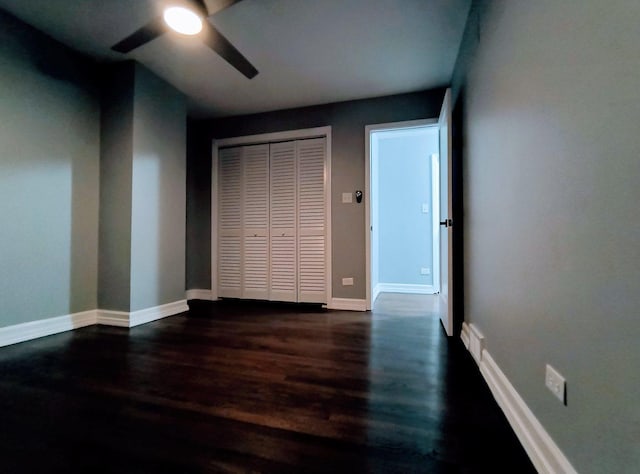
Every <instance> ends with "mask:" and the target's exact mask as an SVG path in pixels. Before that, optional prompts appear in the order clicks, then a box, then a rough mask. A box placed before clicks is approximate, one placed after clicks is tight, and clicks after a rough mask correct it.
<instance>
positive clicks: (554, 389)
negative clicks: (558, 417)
mask: <svg viewBox="0 0 640 474" xmlns="http://www.w3.org/2000/svg"><path fill="white" fill-rule="evenodd" d="M544 383H545V385H546V386H547V388H548V389H549V390H551V393H553V394H554V395H555V396H556V398H557V399H558V400H560V401H561V402H562V403H563V404H565V405H566V404H567V381H566V380H565V379H564V377H563V376H562V375H560V373H559V372H558V371H557V370H556V369H554V368H553V367H551V366H550V365H549V364H547V368H546V371H545V377H544Z"/></svg>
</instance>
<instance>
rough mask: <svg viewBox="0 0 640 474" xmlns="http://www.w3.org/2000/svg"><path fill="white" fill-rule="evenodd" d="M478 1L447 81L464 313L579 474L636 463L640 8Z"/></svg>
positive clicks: (639, 458)
mask: <svg viewBox="0 0 640 474" xmlns="http://www.w3.org/2000/svg"><path fill="white" fill-rule="evenodd" d="M481 3H486V2H481ZM480 7H481V8H480V15H479V16H478V17H477V18H479V19H480V21H479V23H477V25H476V26H475V27H473V28H470V29H469V30H468V33H469V34H470V35H467V36H468V37H467V38H466V39H465V42H466V45H463V50H462V51H463V52H468V51H474V52H473V54H467V53H465V54H466V56H467V59H466V60H462V61H461V62H460V63H459V67H460V68H462V70H460V69H459V70H458V72H457V74H456V75H455V76H454V77H456V78H458V79H457V83H456V84H455V85H456V88H457V90H459V91H460V92H461V95H460V97H461V99H460V100H462V101H463V102H464V104H463V110H464V127H465V128H464V144H465V148H464V178H463V181H464V196H465V199H464V208H465V236H464V237H465V238H464V241H465V248H464V252H465V265H464V271H465V301H464V306H465V316H466V319H467V320H468V321H469V322H471V323H473V324H475V325H477V326H478V327H479V329H480V330H481V331H482V332H483V333H484V335H485V337H486V344H487V349H488V350H489V352H490V353H491V354H492V356H493V358H494V359H495V360H496V362H497V363H498V364H499V365H500V367H501V368H502V370H503V371H504V372H505V374H506V375H507V376H508V378H509V379H510V380H511V382H512V383H513V385H514V387H515V388H516V389H517V391H518V392H519V393H520V395H521V396H522V397H523V398H524V400H525V401H526V403H527V404H528V406H529V407H530V408H531V409H532V410H533V412H534V413H535V415H536V417H537V418H538V419H539V420H540V421H541V422H542V424H543V425H544V427H545V428H546V430H547V431H548V432H549V434H550V435H551V436H552V438H553V439H554V440H555V441H556V443H557V444H558V445H559V447H560V448H561V449H562V451H563V452H564V453H565V454H566V455H567V457H568V458H569V460H570V461H571V462H572V464H573V465H574V467H575V468H576V469H577V470H578V471H579V472H582V473H601V472H619V473H623V472H625V473H627V472H628V473H631V472H637V470H638V466H640V450H639V449H638V432H637V431H638V430H637V427H638V426H639V423H640V406H639V404H638V367H640V345H638V340H639V339H640V322H639V321H638V308H639V307H640V292H638V288H640V257H639V256H640V248H639V246H640V206H638V201H640V158H639V155H640V134H638V123H640V89H639V88H638V84H639V82H640V68H639V62H638V51H637V48H638V46H637V45H638V44H640V29H639V28H638V24H640V3H637V2H635V3H634V2H628V1H623V0H612V1H610V2H607V3H606V6H605V5H603V3H602V2H601V1H598V0H584V1H582V2H558V1H555V0H541V1H536V2H531V1H527V0H508V1H506V0H502V1H494V2H491V4H490V6H488V7H487V6H486V5H484V6H483V5H480ZM547 363H550V364H551V365H553V366H554V367H555V368H556V369H558V370H559V371H560V372H561V373H562V374H563V375H564V376H565V377H566V379H567V388H568V404H567V406H563V405H562V404H561V403H559V402H558V401H557V400H556V399H555V398H554V397H553V395H552V394H551V393H550V392H549V391H548V390H547V389H546V388H545V385H544V367H545V364H547Z"/></svg>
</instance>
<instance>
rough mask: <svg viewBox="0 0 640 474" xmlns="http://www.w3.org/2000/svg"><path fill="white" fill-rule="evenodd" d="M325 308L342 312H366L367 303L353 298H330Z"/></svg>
mask: <svg viewBox="0 0 640 474" xmlns="http://www.w3.org/2000/svg"><path fill="white" fill-rule="evenodd" d="M327 308H328V309H337V310H342V311H366V310H367V301H366V300H358V299H354V298H331V300H330V301H329V304H327Z"/></svg>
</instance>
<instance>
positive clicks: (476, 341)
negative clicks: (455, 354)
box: [467, 324, 484, 364]
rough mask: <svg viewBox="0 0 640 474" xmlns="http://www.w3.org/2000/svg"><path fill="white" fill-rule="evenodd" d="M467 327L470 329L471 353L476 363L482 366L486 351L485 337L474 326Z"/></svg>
mask: <svg viewBox="0 0 640 474" xmlns="http://www.w3.org/2000/svg"><path fill="white" fill-rule="evenodd" d="M467 327H468V329H469V352H470V353H471V355H472V356H473V358H474V359H475V360H476V363H478V364H480V362H482V351H483V350H484V336H483V335H482V333H481V332H480V330H479V329H478V328H477V327H476V326H475V325H474V324H469V325H468V326H467Z"/></svg>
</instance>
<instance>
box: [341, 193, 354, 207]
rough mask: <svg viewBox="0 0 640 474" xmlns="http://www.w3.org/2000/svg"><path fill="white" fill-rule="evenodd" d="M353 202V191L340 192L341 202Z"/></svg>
mask: <svg viewBox="0 0 640 474" xmlns="http://www.w3.org/2000/svg"><path fill="white" fill-rule="evenodd" d="M352 202H353V193H342V203H343V204H351V203H352Z"/></svg>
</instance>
